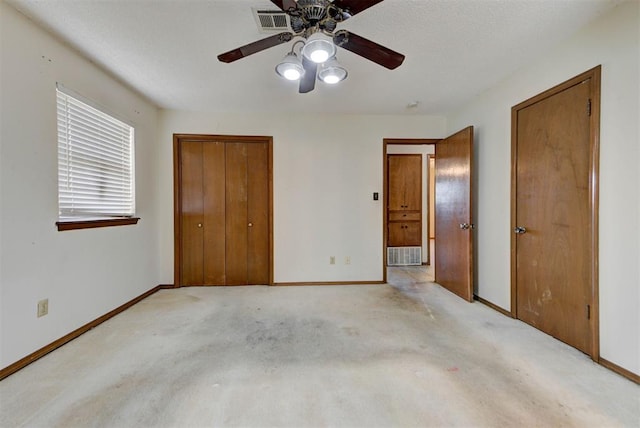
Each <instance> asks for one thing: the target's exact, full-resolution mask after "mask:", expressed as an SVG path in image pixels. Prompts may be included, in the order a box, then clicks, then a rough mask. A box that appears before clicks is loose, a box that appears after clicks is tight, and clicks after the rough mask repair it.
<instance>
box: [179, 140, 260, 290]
mask: <svg viewBox="0 0 640 428" xmlns="http://www.w3.org/2000/svg"><path fill="white" fill-rule="evenodd" d="M229 138H230V140H229V141H226V140H224V139H217V138H214V137H213V136H210V139H207V136H192V137H191V139H189V136H176V143H175V144H176V156H177V158H178V162H177V165H176V166H177V171H176V174H175V176H176V186H177V188H176V199H177V200H178V201H179V202H178V203H177V205H178V206H177V212H176V216H177V217H178V218H179V220H177V221H176V227H177V228H179V230H178V237H177V238H176V239H177V244H176V252H177V254H176V271H177V273H176V281H177V285H254V284H269V282H270V276H271V275H270V270H271V266H270V260H271V258H270V251H271V243H270V236H271V235H270V204H271V201H270V175H269V162H270V160H269V159H270V157H269V144H270V143H269V142H267V141H255V140H250V141H246V142H245V141H242V137H233V138H231V137H229ZM238 140H240V141H238Z"/></svg>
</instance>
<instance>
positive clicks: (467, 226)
mask: <svg viewBox="0 0 640 428" xmlns="http://www.w3.org/2000/svg"><path fill="white" fill-rule="evenodd" d="M473 228H474V226H473V225H472V224H469V223H460V229H462V230H469V229H473Z"/></svg>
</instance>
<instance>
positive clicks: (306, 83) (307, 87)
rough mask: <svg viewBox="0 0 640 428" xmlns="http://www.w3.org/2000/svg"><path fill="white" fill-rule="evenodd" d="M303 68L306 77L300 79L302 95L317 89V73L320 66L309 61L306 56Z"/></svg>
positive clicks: (303, 58)
mask: <svg viewBox="0 0 640 428" xmlns="http://www.w3.org/2000/svg"><path fill="white" fill-rule="evenodd" d="M302 66H303V67H304V76H302V79H300V90H299V92H300V93H301V94H306V93H307V92H311V91H313V88H315V87H316V72H317V71H318V64H316V63H315V62H313V61H311V60H308V59H307V57H305V56H304V55H303V56H302Z"/></svg>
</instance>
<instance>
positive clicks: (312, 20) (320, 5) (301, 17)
mask: <svg viewBox="0 0 640 428" xmlns="http://www.w3.org/2000/svg"><path fill="white" fill-rule="evenodd" d="M330 8H334V9H336V7H335V6H333V4H332V2H330V1H329V0H298V3H297V9H295V10H290V11H288V12H287V13H289V16H290V17H291V29H292V30H293V32H294V33H296V34H299V33H301V32H303V31H305V30H308V29H310V28H319V29H321V30H324V31H326V32H329V33H332V32H333V31H334V30H335V29H336V26H337V21H336V19H335V18H336V17H338V16H342V15H341V14H340V13H337V12H338V11H335V12H334V13H331V11H330ZM334 15H335V16H334Z"/></svg>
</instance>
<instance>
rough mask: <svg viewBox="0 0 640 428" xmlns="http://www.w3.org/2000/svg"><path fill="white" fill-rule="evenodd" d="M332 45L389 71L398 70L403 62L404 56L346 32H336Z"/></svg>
mask: <svg viewBox="0 0 640 428" xmlns="http://www.w3.org/2000/svg"><path fill="white" fill-rule="evenodd" d="M333 43H335V44H336V46H340V47H342V48H344V49H346V50H348V51H351V52H353V53H355V54H358V55H360V56H361V57H363V58H366V59H368V60H369V61H373V62H375V63H376V64H380V65H381V66H383V67H386V68H388V69H389V70H393V69H395V68H398V67H399V66H400V65H401V64H402V62H403V61H404V55H402V54H400V53H398V52H396V51H392V50H391V49H389V48H386V47H384V46H382V45H379V44H377V43H375V42H372V41H371V40H367V39H365V38H364V37H361V36H358V35H357V34H353V33H350V32H349V31H346V30H340V31H338V32H336V33H335V34H334V36H333Z"/></svg>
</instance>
